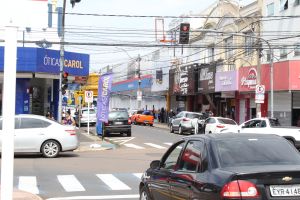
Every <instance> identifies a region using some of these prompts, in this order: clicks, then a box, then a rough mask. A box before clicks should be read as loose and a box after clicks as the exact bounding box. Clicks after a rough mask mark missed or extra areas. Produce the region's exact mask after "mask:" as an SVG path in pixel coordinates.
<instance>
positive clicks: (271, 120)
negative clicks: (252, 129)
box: [269, 119, 281, 127]
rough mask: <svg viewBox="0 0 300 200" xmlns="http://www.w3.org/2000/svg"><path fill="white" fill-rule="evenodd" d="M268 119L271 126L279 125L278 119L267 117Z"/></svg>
mask: <svg viewBox="0 0 300 200" xmlns="http://www.w3.org/2000/svg"><path fill="white" fill-rule="evenodd" d="M269 121H270V126H271V127H275V126H281V125H280V123H279V120H278V119H269Z"/></svg>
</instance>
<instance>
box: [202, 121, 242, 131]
mask: <svg viewBox="0 0 300 200" xmlns="http://www.w3.org/2000/svg"><path fill="white" fill-rule="evenodd" d="M237 128H238V124H237V123H236V122H235V121H234V120H232V119H230V118H224V117H209V118H207V119H206V120H205V122H204V126H203V129H204V133H205V134H208V133H223V132H235V131H236V129H237Z"/></svg>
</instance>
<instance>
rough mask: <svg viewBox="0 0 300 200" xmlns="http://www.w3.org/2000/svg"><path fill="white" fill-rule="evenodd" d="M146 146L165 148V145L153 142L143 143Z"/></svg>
mask: <svg viewBox="0 0 300 200" xmlns="http://www.w3.org/2000/svg"><path fill="white" fill-rule="evenodd" d="M144 144H146V145H148V146H151V147H154V148H157V149H166V147H163V146H160V145H157V144H153V143H144Z"/></svg>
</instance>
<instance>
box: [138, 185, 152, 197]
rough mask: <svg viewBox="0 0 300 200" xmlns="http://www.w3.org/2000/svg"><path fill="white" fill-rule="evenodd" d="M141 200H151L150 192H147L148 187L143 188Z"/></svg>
mask: <svg viewBox="0 0 300 200" xmlns="http://www.w3.org/2000/svg"><path fill="white" fill-rule="evenodd" d="M140 200H150V197H149V195H148V192H147V191H146V187H145V186H144V187H142V189H141V193H140Z"/></svg>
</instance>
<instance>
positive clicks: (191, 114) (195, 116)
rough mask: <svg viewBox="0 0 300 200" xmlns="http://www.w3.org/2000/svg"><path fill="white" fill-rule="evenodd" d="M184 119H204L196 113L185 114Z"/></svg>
mask: <svg viewBox="0 0 300 200" xmlns="http://www.w3.org/2000/svg"><path fill="white" fill-rule="evenodd" d="M186 117H187V118H190V119H194V118H198V119H203V118H204V117H203V116H202V115H199V114H196V113H187V114H186Z"/></svg>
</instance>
